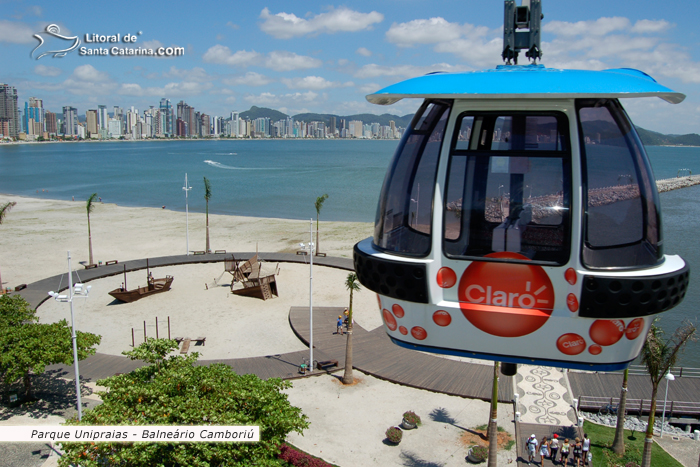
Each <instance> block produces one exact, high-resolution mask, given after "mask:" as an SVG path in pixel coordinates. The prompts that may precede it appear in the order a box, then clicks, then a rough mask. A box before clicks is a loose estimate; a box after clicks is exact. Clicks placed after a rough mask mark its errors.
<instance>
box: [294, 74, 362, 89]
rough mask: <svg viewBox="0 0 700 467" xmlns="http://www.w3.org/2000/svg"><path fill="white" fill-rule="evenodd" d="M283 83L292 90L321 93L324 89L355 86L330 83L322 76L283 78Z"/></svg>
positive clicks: (349, 83) (348, 83) (350, 83)
mask: <svg viewBox="0 0 700 467" xmlns="http://www.w3.org/2000/svg"><path fill="white" fill-rule="evenodd" d="M282 83H284V84H285V85H286V86H287V87H288V88H290V89H310V90H314V91H320V90H323V89H329V88H337V87H341V86H345V87H349V86H354V84H353V83H352V82H347V83H338V82H334V81H328V80H327V79H325V78H321V77H320V76H306V77H304V78H291V79H290V78H282Z"/></svg>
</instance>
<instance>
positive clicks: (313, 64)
mask: <svg viewBox="0 0 700 467" xmlns="http://www.w3.org/2000/svg"><path fill="white" fill-rule="evenodd" d="M322 64H323V62H322V61H321V60H319V59H317V58H313V57H308V56H305V55H297V54H295V53H293V52H284V51H276V52H270V53H269V54H268V55H267V58H266V59H265V66H266V67H267V68H271V69H273V70H275V71H292V70H304V69H308V68H318V67H320V66H321V65H322Z"/></svg>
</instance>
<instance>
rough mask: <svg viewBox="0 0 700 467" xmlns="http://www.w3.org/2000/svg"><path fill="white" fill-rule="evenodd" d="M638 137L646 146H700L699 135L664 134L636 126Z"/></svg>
mask: <svg viewBox="0 0 700 467" xmlns="http://www.w3.org/2000/svg"><path fill="white" fill-rule="evenodd" d="M637 133H639V138H640V139H641V140H642V143H644V144H645V145H647V146H668V145H673V146H700V135H698V134H697V133H691V134H688V135H664V134H661V133H657V132H655V131H651V130H645V129H644V128H640V127H637Z"/></svg>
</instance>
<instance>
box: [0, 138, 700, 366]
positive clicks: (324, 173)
mask: <svg viewBox="0 0 700 467" xmlns="http://www.w3.org/2000/svg"><path fill="white" fill-rule="evenodd" d="M397 144H398V142H397V141H363V140H330V141H325V140H308V141H304V140H302V141H295V140H270V141H268V140H261V141H246V140H244V141H228V140H221V141H161V142H159V141H147V142H105V143H53V144H22V145H0V193H9V194H16V195H24V196H32V197H39V198H51V199H64V200H69V199H71V197H72V196H75V199H76V200H85V199H87V198H88V196H89V195H90V194H92V193H95V192H97V193H98V194H99V196H100V197H102V200H103V201H104V202H109V203H116V204H119V205H122V206H146V207H161V206H166V208H168V209H172V210H177V211H184V210H185V196H184V192H183V190H182V187H183V186H184V179H185V173H187V174H188V179H189V185H190V186H191V187H192V190H191V191H190V192H189V209H190V210H192V211H199V212H203V211H204V208H205V202H204V183H203V177H207V178H208V179H209V180H210V181H211V185H212V198H211V200H210V202H209V211H210V212H212V213H216V214H229V215H244V216H255V217H278V218H288V219H310V218H315V216H316V210H315V208H314V202H315V200H316V198H317V197H318V196H321V195H323V194H324V193H327V194H328V195H329V198H328V200H327V201H326V202H325V204H324V206H323V210H322V211H321V219H323V220H344V221H359V222H372V221H373V220H374V214H375V210H376V206H377V198H378V196H379V191H380V189H381V185H382V181H383V179H384V174H385V172H386V168H387V166H388V163H389V161H390V159H391V157H392V155H393V152H394V150H395V149H396V146H397ZM647 153H648V154H649V158H650V160H651V164H652V168H653V170H654V174H655V176H656V178H657V179H662V178H672V177H676V176H677V174H678V171H679V170H680V169H690V170H691V171H692V173H693V174H700V148H679V147H655V146H652V147H648V148H647ZM43 190H46V191H43ZM661 205H662V210H663V219H664V238H665V240H664V244H665V252H666V254H678V255H681V256H682V257H683V258H684V259H685V260H686V261H687V262H688V263H689V264H690V267H691V279H690V287H689V291H688V294H687V296H686V298H685V300H684V301H683V303H682V304H681V305H679V306H678V307H676V308H674V309H673V310H672V311H670V312H668V313H665V314H663V317H662V319H661V321H660V324H661V326H662V328H664V329H665V330H667V332H669V333H670V332H672V331H673V330H674V329H676V328H677V327H678V325H680V324H681V323H682V322H683V321H684V320H686V319H690V320H692V321H693V322H695V323H697V316H698V312H697V307H698V305H700V288H699V284H700V282H699V281H698V279H697V277H698V276H699V275H700V243H699V242H698V240H697V238H698V234H699V233H700V186H695V187H691V188H685V189H682V190H676V191H671V192H667V193H662V194H661ZM680 363H681V364H682V365H685V366H692V367H700V343H698V342H693V343H691V344H690V345H689V346H688V347H687V349H686V351H685V352H684V353H683V355H682V356H681V359H680Z"/></svg>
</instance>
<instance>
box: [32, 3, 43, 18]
mask: <svg viewBox="0 0 700 467" xmlns="http://www.w3.org/2000/svg"><path fill="white" fill-rule="evenodd" d="M31 9H32V13H33V14H35V15H36V16H41V13H42V9H41V7H40V6H38V5H33V6H32V7H31Z"/></svg>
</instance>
